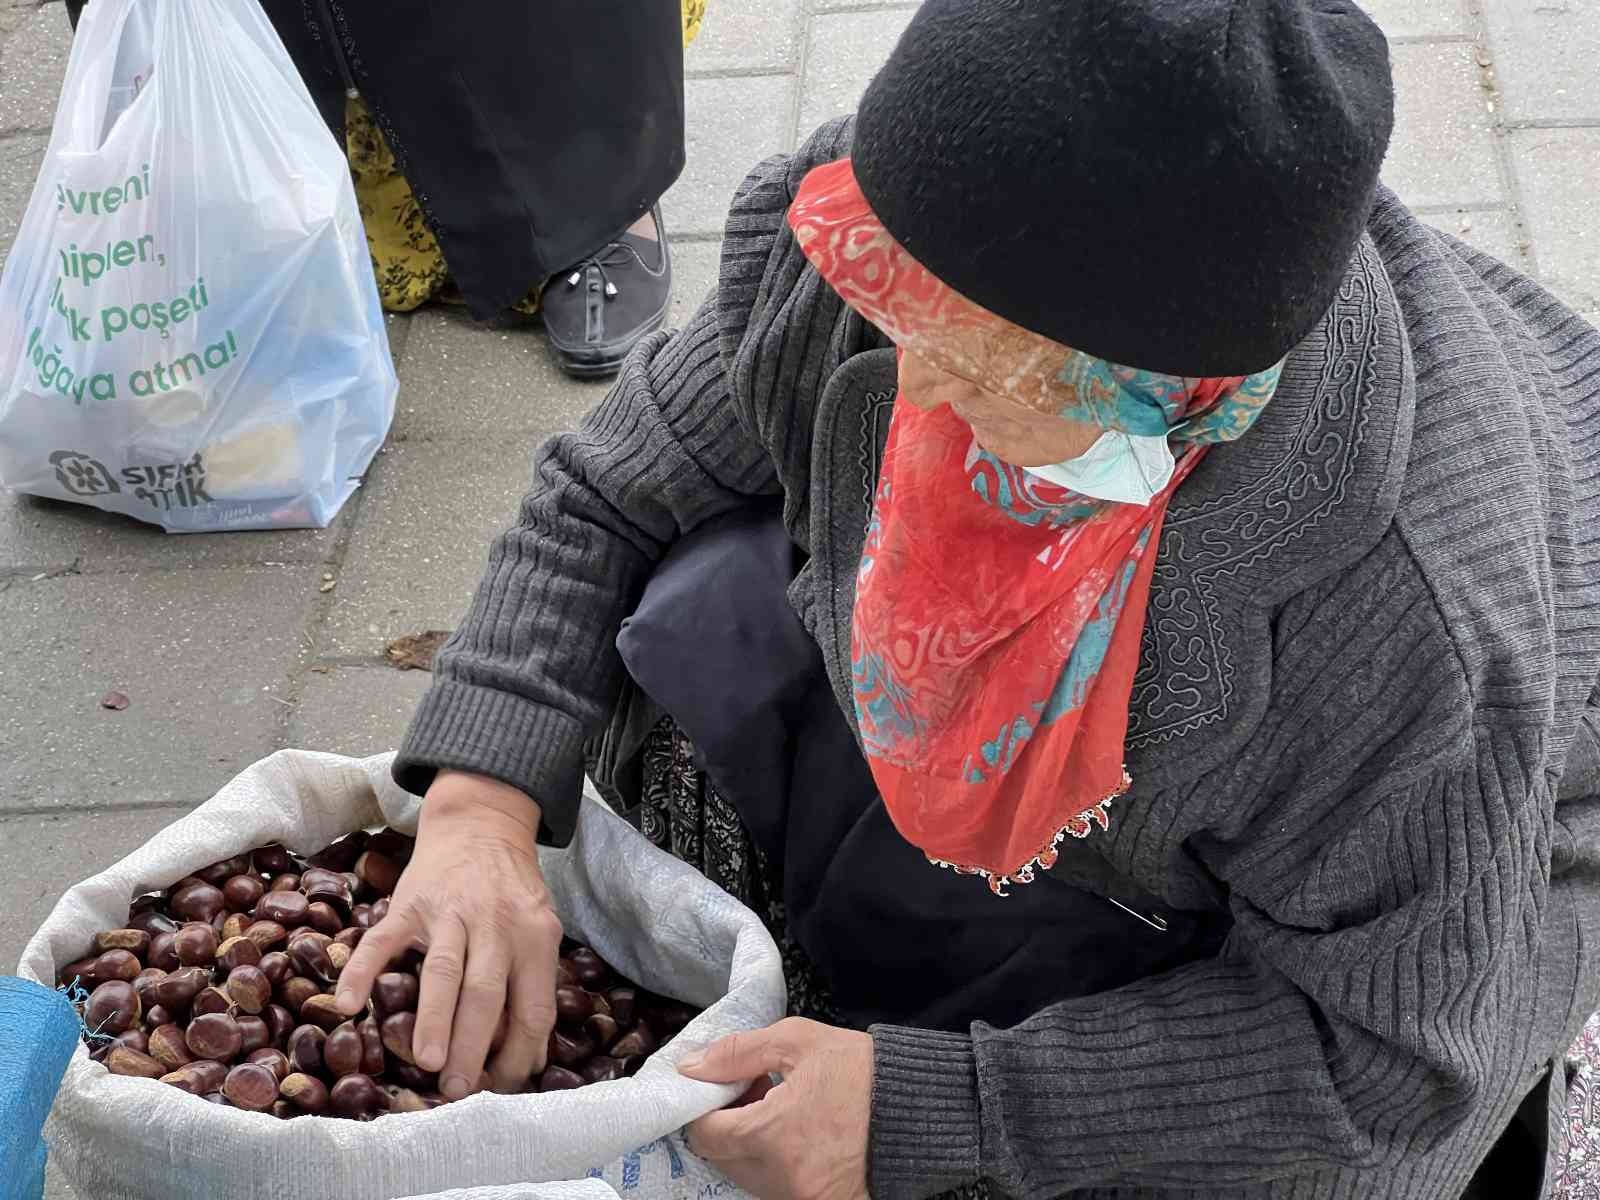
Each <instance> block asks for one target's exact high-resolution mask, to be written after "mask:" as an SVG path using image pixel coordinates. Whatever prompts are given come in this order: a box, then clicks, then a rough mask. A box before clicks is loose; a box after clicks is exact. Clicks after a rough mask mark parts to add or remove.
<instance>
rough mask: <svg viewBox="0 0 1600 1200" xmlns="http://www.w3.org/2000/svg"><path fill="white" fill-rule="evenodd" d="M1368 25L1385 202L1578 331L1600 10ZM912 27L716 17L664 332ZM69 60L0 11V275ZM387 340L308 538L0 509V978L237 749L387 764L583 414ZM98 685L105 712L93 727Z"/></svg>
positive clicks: (1595, 223) (1416, 8)
mask: <svg viewBox="0 0 1600 1200" xmlns="http://www.w3.org/2000/svg"><path fill="white" fill-rule="evenodd" d="M1371 6H1372V9H1373V11H1374V15H1375V16H1377V18H1378V19H1379V21H1380V23H1381V24H1383V26H1384V27H1385V29H1386V30H1387V32H1388V33H1389V34H1390V35H1391V39H1392V43H1393V54H1394V61H1395V67H1396V74H1397V77H1398V85H1399V128H1398V131H1397V136H1396V140H1395V145H1394V149H1393V152H1392V154H1391V157H1390V161H1389V165H1388V169H1387V179H1388V182H1389V183H1390V184H1391V185H1392V186H1394V187H1395V188H1396V190H1397V191H1398V192H1399V193H1400V195H1401V196H1402V198H1404V199H1406V200H1407V201H1408V202H1410V203H1411V204H1412V205H1413V206H1415V207H1416V208H1417V209H1418V210H1419V211H1421V212H1424V213H1426V214H1427V215H1428V219H1429V220H1431V221H1433V222H1434V223H1436V224H1437V225H1439V226H1440V227H1441V228H1443V229H1445V230H1447V231H1449V232H1451V233H1454V234H1457V235H1459V236H1461V237H1463V238H1464V239H1466V240H1467V241H1470V242H1474V243H1476V244H1478V245H1480V246H1482V247H1484V248H1485V249H1487V250H1489V251H1491V252H1492V253H1494V254H1496V255H1498V256H1500V257H1502V258H1504V259H1506V260H1508V261H1510V262H1513V263H1515V264H1518V265H1520V266H1522V267H1523V268H1525V269H1527V270H1530V271H1532V272H1534V273H1536V274H1537V275H1539V276H1540V277H1541V278H1542V279H1544V280H1545V281H1546V282H1547V283H1548V285H1549V286H1550V287H1551V288H1552V289H1553V290H1555V291H1556V292H1557V293H1558V294H1560V295H1561V296H1563V297H1564V298H1566V299H1567V300H1568V301H1569V302H1570V303H1572V304H1573V305H1575V306H1576V307H1577V308H1579V309H1580V310H1582V311H1585V312H1587V313H1590V314H1595V315H1596V319H1600V65H1597V64H1600V4H1595V3H1591V2H1590V0H1371ZM914 9H915V5H914V4H905V3H871V2H869V3H856V2H853V0H711V2H710V12H709V15H708V18H707V22H706V26H705V30H704V32H703V34H702V36H701V38H700V40H699V41H698V43H697V44H696V45H695V46H694V47H693V48H692V49H691V51H690V53H689V58H688V71H689V78H688V83H687V93H688V116H689V147H688V166H687V169H686V170H685V172H684V176H683V178H682V180H681V181H680V182H679V183H678V184H677V185H676V186H675V187H674V188H673V189H672V191H671V192H670V193H669V194H668V196H667V197H666V200H665V211H666V217H667V221H668V224H669V227H670V228H671V231H672V233H673V235H674V252H675V254H676V261H677V294H676V298H675V310H674V317H675V319H676V320H680V321H681V320H682V319H683V318H684V317H685V316H687V314H688V313H689V312H690V311H691V310H692V308H693V306H694V305H695V304H697V303H698V302H699V300H700V299H701V298H702V297H703V296H704V295H705V294H706V292H707V291H708V289H709V288H710V287H711V285H712V283H713V280H714V276H715V271H716V261H717V248H718V237H719V235H720V229H721V221H722V216H723V212H724V209H725V207H726V203H727V200H728V198H729V196H730V195H731V194H732V192H733V189H734V188H735V186H736V185H737V184H738V182H739V180H740V179H741V178H742V176H743V174H744V173H745V171H746V170H747V169H748V168H749V167H750V166H751V165H753V164H754V163H755V162H757V161H758V160H760V159H761V158H763V157H765V156H766V155H768V154H771V153H773V152H775V151H779V150H783V149H786V148H789V147H791V146H793V145H794V144H795V142H796V139H797V138H798V137H799V136H800V135H801V134H802V132H803V131H807V130H809V129H810V128H811V127H813V126H814V125H816V124H817V123H818V122H820V121H822V120H824V119H826V118H828V117H831V116H834V115H836V114H841V113H845V112H848V111H850V110H851V108H852V107H853V106H854V103H855V100H856V98H857V97H858V96H859V95H860V92H861V89H862V87H863V86H864V85H865V83H866V81H867V80H868V79H869V78H870V76H871V74H872V72H873V70H874V69H875V68H876V66H877V64H878V63H879V62H881V61H882V59H883V57H884V56H885V54H886V53H887V52H888V50H889V48H890V46H892V44H893V42H894V39H895V38H896V36H897V35H898V33H899V31H900V30H901V29H902V28H903V27H904V25H905V23H906V21H907V20H908V19H909V18H910V16H911V14H912V12H913V11H914ZM69 45H70V41H69V37H68V29H67V20H66V15H65V13H64V11H63V9H62V6H61V5H60V4H59V3H44V4H42V5H40V4H36V3H34V2H33V0H0V255H4V253H5V252H6V251H7V250H8V248H9V245H10V239H11V237H12V236H13V234H14V232H15V230H16V225H17V222H18V220H19V219H20V217H21V213H22V209H23V206H24V204H25V203H26V201H27V198H28V195H29V192H30V190H31V188H32V186H33V180H34V175H35V172H36V171H37V169H38V166H39V162H40V158H41V155H42V153H43V150H44V146H45V140H46V136H47V133H48V130H49V127H50V124H51V120H52V116H53V112H54V105H55V103H56V98H57V93H58V91H59V88H60V81H61V76H62V71H63V69H64V66H65V62H66V56H67V53H68V49H69ZM390 335H391V340H392V345H393V350H394V357H395V362H396V365H397V367H398V368H399V372H400V378H401V385H402V386H401V392H400V399H399V403H398V408H397V415H396V419H395V424H394V429H393V432H392V434H391V436H390V439H389V444H388V446H387V448H386V449H385V450H384V452H383V453H382V454H381V455H380V456H379V458H378V459H377V461H376V462H375V463H374V465H373V467H372V470H371V473H370V476H369V478H368V481H367V485H366V487H365V488H364V489H363V490H362V491H361V492H359V493H358V494H357V495H356V496H355V498H354V499H352V500H351V501H350V503H349V504H348V505H347V506H346V508H345V510H344V512H343V513H341V515H340V517H339V519H338V520H337V521H336V522H335V523H334V525H333V526H332V527H331V528H330V529H327V530H324V531H320V532H295V533H265V534H237V535H208V536H201V537H196V538H176V537H170V536H167V535H164V534H162V533H160V532H159V531H157V530H155V529H154V528H152V527H147V526H140V525H138V524H135V523H134V522H131V521H126V520H123V519H120V518H112V517H105V516H101V515H99V514H97V513H95V512H93V511H91V510H89V509H86V508H74V507H69V506H65V505H59V504H52V503H45V502H40V501H35V500H31V499H26V498H9V497H3V496H0V971H4V970H8V969H10V967H11V965H12V964H14V963H15V962H16V960H17V957H18V954H19V953H20V951H21V948H22V945H23V942H24V941H25V939H26V937H27V935H28V933H29V932H30V931H31V930H32V929H33V928H34V927H35V926H36V925H37V924H38V922H39V921H40V920H41V919H42V917H43V916H44V914H45V913H46V912H47V911H48V909H49V908H50V906H51V905H52V904H53V903H54V901H55V900H56V898H57V897H58V895H59V894H60V892H61V891H62V889H63V888H65V887H66V886H67V885H68V884H70V883H71V882H73V881H75V880H77V879H80V878H82V877H83V876H85V875H87V874H90V873H92V872H93V871H94V870H96V869H97V868H98V867H100V866H102V865H103V864H106V863H108V862H110V861H112V860H114V859H115V858H117V857H118V856H120V855H121V854H123V853H125V852H126V851H128V850H130V849H131V848H133V847H134V846H136V845H138V844H139V843H140V842H141V841H143V840H144V839H146V838H147V837H149V836H150V835H151V834H152V833H154V832H155V831H156V830H158V829H160V828H161V827H162V826H164V825H166V824H167V823H169V822H170V821H172V820H173V819H175V818H176V817H177V816H178V815H179V814H181V813H182V812H183V811H184V810H185V809H187V808H188V807H190V806H192V805H194V804H196V803H197V802H199V801H201V800H203V799H204V798H205V797H206V796H208V795H209V794H210V793H211V792H212V791H213V790H215V789H216V788H217V787H218V785H220V784H221V783H223V782H224V781H225V780H226V779H228V778H229V777H230V776H231V775H232V774H233V773H234V772H236V771H238V770H239V769H240V768H242V767H244V766H245V765H246V764H248V763H250V762H251V761H253V760H254V759H256V758H258V757H260V756H261V755H264V754H266V753H268V752H270V751H272V750H274V749H277V748H279V747H283V746H302V747H310V748H317V749H329V750H337V751H341V752H344V753H350V754H365V753H369V752H374V751H378V750H383V749H388V748H391V747H392V746H394V745H395V743H396V741H397V740H398V738H399V737H400V734H401V732H402V730H403V728H404V726H405V723H406V719H407V715H408V713H409V711H410V709H411V707H412V705H413V704H414V703H415V701H416V699H417V697H418V696H419V695H420V694H421V692H422V691H423V689H424V688H425V687H426V686H427V682H428V676H427V675H425V674H422V673H419V672H399V671H396V670H394V669H392V668H390V667H389V666H387V665H385V663H384V661H383V658H382V651H383V647H384V645H385V643H386V642H387V641H388V640H389V639H391V638H393V637H396V636H399V635H402V634H407V633H413V632H417V631H420V630H424V629H430V628H439V629H447V628H450V627H451V626H452V624H453V623H454V622H455V621H456V619H457V618H458V617H459V615H460V613H461V612H462V610H463V608H464V607H465V605H466V603H467V600H468V598H469V596H470V593H471V590H472V587H473V584H474V583H475V581H476V579H477V577H478V574H479V571H480V569H481V568H482V565H483V562H484V554H485V548H486V546H487V543H488V540H489V538H490V537H491V536H492V535H493V534H494V533H495V532H497V531H498V530H500V529H501V528H502V527H504V526H505V525H506V524H507V523H508V522H509V521H510V519H511V518H512V516H513V514H514V511H515V505H516V502H517V499H518V497H519V496H520V494H521V493H522V490H523V487H524V484H525V482H526V481H527V478H528V473H529V456H530V454H531V453H532V451H533V449H534V447H535V446H536V445H537V444H538V443H539V442H540V441H541V440H542V439H543V438H545V437H546V436H548V435H549V434H551V433H553V432H556V431H558V430H562V429H567V428H570V427H572V426H573V425H574V423H575V422H577V421H578V420H579V418H580V417H581V415H582V413H583V412H584V411H585V410H586V409H587V408H588V407H590V406H591V405H592V404H594V403H595V402H596V401H597V400H598V399H599V397H600V395H601V394H602V392H601V389H600V388H599V387H596V386H584V385H576V384H573V383H571V382H569V381H567V380H565V379H564V378H562V377H561V376H560V375H559V374H558V373H557V372H556V371H555V370H554V369H553V368H552V366H551V365H550V362H549V360H548V357H547V354H546V350H545V347H544V346H543V344H542V342H541V339H540V337H539V336H538V334H537V333H536V332H526V331H524V332H505V331H499V330H485V329H478V328H474V327H473V326H472V325H471V324H470V323H469V322H467V321H466V320H464V319H463V318H462V317H461V316H459V315H457V314H455V313H452V312H444V311H437V310H432V311H424V312H421V313H418V314H416V315H414V316H411V317H408V318H399V319H392V320H391V321H390ZM325 582H331V583H332V585H333V586H332V588H331V590H328V591H324V590H322V589H323V585H324V583H325ZM112 689H116V690H120V691H122V692H125V693H126V694H127V695H128V697H129V698H130V703H129V705H128V708H127V709H126V710H125V711H122V712H111V711H107V710H104V709H102V708H100V707H99V704H98V700H99V698H100V697H101V696H102V695H103V694H104V693H105V692H107V691H109V690H112ZM57 1186H58V1185H57ZM55 1194H59V1195H65V1194H66V1192H65V1190H64V1189H63V1190H61V1191H60V1192H59V1193H55Z"/></svg>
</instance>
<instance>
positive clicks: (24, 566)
mask: <svg viewBox="0 0 1600 1200" xmlns="http://www.w3.org/2000/svg"><path fill="white" fill-rule="evenodd" d="M359 498H360V496H359V493H358V494H357V495H356V496H352V497H351V498H350V499H349V500H347V501H346V502H345V506H344V508H343V509H341V510H340V511H339V515H338V516H337V517H335V518H334V520H333V523H332V524H331V525H329V526H328V528H326V529H284V530H262V531H259V532H254V533H200V534H192V535H184V534H172V533H165V532H163V531H162V530H161V528H160V527H159V526H156V525H147V524H145V523H144V522H142V521H135V520H134V519H133V518H132V517H124V516H122V515H120V514H118V513H107V512H101V511H100V510H99V509H95V508H90V507H88V506H87V505H83V504H69V503H67V502H66V501H63V500H45V499H40V498H37V497H34V496H11V495H4V494H0V579H3V578H4V577H6V576H8V575H14V574H17V573H19V572H20V573H23V574H34V573H36V572H39V571H50V570H57V569H60V568H62V567H66V566H70V565H73V564H76V566H77V569H78V570H79V571H81V572H83V573H85V574H89V573H93V572H96V571H129V570H140V569H144V568H156V569H168V568H173V567H220V566H229V565H234V564H248V563H320V562H328V561H331V560H332V557H333V554H334V552H335V549H336V548H337V546H338V542H339V538H340V536H341V535H342V533H343V531H344V528H345V525H346V523H347V522H348V521H349V520H350V514H351V511H352V509H353V508H354V507H355V505H356V504H357V502H358V501H359Z"/></svg>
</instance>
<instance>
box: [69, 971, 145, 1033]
mask: <svg viewBox="0 0 1600 1200" xmlns="http://www.w3.org/2000/svg"><path fill="white" fill-rule="evenodd" d="M143 1011H144V1010H143V1006H142V1005H141V1004H140V1003H139V993H138V992H136V991H134V990H133V984H131V983H129V982H128V981H127V980H125V979H110V980H107V981H106V982H105V983H102V984H101V985H100V986H99V987H97V988H95V990H94V991H93V992H92V993H91V994H90V996H89V1002H88V1004H86V1005H85V1006H84V1010H83V1020H84V1024H86V1025H87V1026H88V1027H89V1029H90V1030H91V1031H92V1032H94V1033H109V1034H111V1035H112V1036H113V1037H114V1036H116V1035H117V1034H119V1033H126V1032H127V1031H128V1030H130V1029H132V1028H133V1027H134V1026H135V1025H137V1024H138V1023H139V1017H140V1015H141V1014H142V1013H143Z"/></svg>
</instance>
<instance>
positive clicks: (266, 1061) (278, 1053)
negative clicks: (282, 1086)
mask: <svg viewBox="0 0 1600 1200" xmlns="http://www.w3.org/2000/svg"><path fill="white" fill-rule="evenodd" d="M244 1060H245V1062H247V1063H254V1064H255V1065H256V1066H258V1067H265V1068H266V1069H267V1070H269V1071H271V1072H272V1075H273V1078H275V1079H277V1080H278V1081H279V1082H282V1081H283V1080H284V1079H286V1078H288V1076H289V1060H288V1058H287V1057H285V1056H284V1053H283V1051H282V1050H278V1049H275V1048H274V1047H272V1046H263V1047H262V1048H261V1049H259V1050H252V1051H251V1052H250V1053H248V1054H246V1055H245V1058H244Z"/></svg>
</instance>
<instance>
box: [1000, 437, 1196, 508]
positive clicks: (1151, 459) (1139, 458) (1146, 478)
mask: <svg viewBox="0 0 1600 1200" xmlns="http://www.w3.org/2000/svg"><path fill="white" fill-rule="evenodd" d="M1174 466H1175V464H1174V462H1173V458H1172V448H1171V447H1170V446H1169V445H1168V444H1167V438H1166V435H1160V436H1149V437H1146V436H1139V435H1136V434H1131V433H1123V432H1122V431H1121V430H1119V429H1108V430H1106V431H1105V432H1104V433H1102V434H1101V435H1100V436H1099V437H1098V438H1096V439H1095V443H1094V445H1092V446H1090V447H1089V448H1088V449H1087V450H1085V451H1084V452H1083V453H1082V454H1080V455H1078V457H1077V458H1069V459H1067V460H1066V461H1065V462H1058V463H1052V464H1050V465H1048V466H1043V467H1024V468H1023V470H1025V471H1027V472H1028V474H1030V475H1033V476H1036V477H1038V478H1039V479H1042V480H1044V481H1045V482H1046V483H1053V484H1055V485H1056V486H1057V487H1064V488H1069V489H1071V490H1072V491H1074V492H1077V493H1078V494H1079V495H1081V496H1093V497H1094V498H1095V499H1096V500H1114V501H1116V502H1117V503H1118V504H1138V505H1141V506H1143V505H1147V504H1149V503H1150V501H1151V500H1152V499H1154V498H1155V496H1156V494H1157V493H1158V492H1160V491H1161V489H1162V488H1164V487H1166V486H1167V483H1168V481H1169V480H1171V478H1172V471H1173V468H1174Z"/></svg>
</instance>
